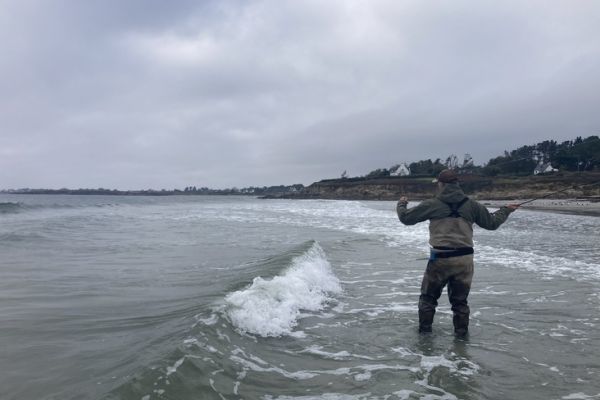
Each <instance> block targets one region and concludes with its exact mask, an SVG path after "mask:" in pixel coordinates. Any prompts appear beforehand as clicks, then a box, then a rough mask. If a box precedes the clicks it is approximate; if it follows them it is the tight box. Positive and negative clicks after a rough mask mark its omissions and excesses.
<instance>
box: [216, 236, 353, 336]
mask: <svg viewBox="0 0 600 400" xmlns="http://www.w3.org/2000/svg"><path fill="white" fill-rule="evenodd" d="M341 291H342V288H341V285H340V281H339V279H338V278H337V277H336V276H335V275H334V273H333V271H332V269H331V264H330V263H329V261H327V257H326V255H325V252H324V251H323V249H322V248H321V246H319V245H318V244H317V243H316V242H314V243H312V245H311V246H310V248H309V249H308V250H306V251H305V252H304V253H303V254H301V255H300V256H297V257H295V258H293V259H292V261H291V263H290V265H289V266H288V267H287V268H285V269H284V271H283V272H282V273H281V274H280V275H277V276H275V277H273V278H271V279H263V278H261V277H260V276H259V277H256V278H254V280H253V282H252V284H251V285H250V286H248V287H246V288H245V289H242V290H239V291H235V292H232V293H230V294H228V295H227V296H226V297H225V304H226V307H225V313H226V316H227V318H228V319H229V320H230V321H231V323H232V324H233V325H234V326H235V327H236V328H238V329H239V330H241V331H243V332H247V333H251V334H256V335H259V336H264V337H267V336H283V335H291V334H293V332H292V330H293V328H294V327H295V326H296V325H297V324H298V317H299V315H300V311H301V310H308V311H318V310H321V309H322V308H323V307H324V305H325V303H326V302H327V300H328V299H329V294H331V293H340V292H341Z"/></svg>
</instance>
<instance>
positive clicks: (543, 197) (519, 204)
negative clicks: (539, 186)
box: [517, 181, 600, 207]
mask: <svg viewBox="0 0 600 400" xmlns="http://www.w3.org/2000/svg"><path fill="white" fill-rule="evenodd" d="M599 183H600V181H596V182H592V183H586V184H584V185H573V186H571V187H568V188H565V189H562V190H557V191H556V192H552V193H548V194H545V195H543V196H540V197H536V198H535V199H531V200H527V201H524V202H522V203H518V204H517V205H518V206H519V207H520V206H522V205H523V204H527V203H531V202H532V201H536V200H540V199H545V198H546V197H550V196H554V195H555V194H558V193H563V192H566V191H567V190H570V189H575V188H582V187H585V186H593V185H597V184H599Z"/></svg>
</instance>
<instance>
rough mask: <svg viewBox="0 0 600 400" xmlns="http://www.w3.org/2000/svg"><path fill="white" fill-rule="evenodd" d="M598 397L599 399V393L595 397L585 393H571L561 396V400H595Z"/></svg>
mask: <svg viewBox="0 0 600 400" xmlns="http://www.w3.org/2000/svg"><path fill="white" fill-rule="evenodd" d="M599 397H600V393H598V394H597V395H595V396H589V395H587V394H585V393H582V392H578V393H571V394H569V395H567V396H563V397H562V398H563V399H565V400H575V399H597V398H599Z"/></svg>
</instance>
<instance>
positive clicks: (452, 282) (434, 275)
mask: <svg viewBox="0 0 600 400" xmlns="http://www.w3.org/2000/svg"><path fill="white" fill-rule="evenodd" d="M468 200H469V198H468V197H465V198H463V199H462V200H461V201H460V202H458V203H445V204H446V205H447V206H448V208H450V214H449V215H448V216H447V217H445V218H462V217H461V216H460V214H459V212H458V211H459V209H460V208H461V207H462V206H463V205H464V204H465V203H466V202H467V201H468ZM469 254H473V248H472V247H442V246H434V247H433V248H432V249H431V255H430V258H429V262H428V263H427V269H426V270H425V274H424V276H423V282H422V283H421V296H420V298H419V332H421V333H427V332H431V331H432V327H431V326H432V324H433V317H434V315H435V309H436V307H437V304H438V302H437V300H438V299H439V298H440V296H441V294H442V290H443V288H444V287H445V286H446V285H448V298H449V300H450V303H451V304H452V313H453V319H452V322H453V325H454V332H455V334H456V335H458V336H465V335H466V334H467V332H468V329H469V313H470V310H469V306H468V303H467V297H468V295H469V291H470V289H471V280H472V278H473V260H472V258H469V259H467V260H460V261H459V260H453V258H454V257H459V256H465V255H469Z"/></svg>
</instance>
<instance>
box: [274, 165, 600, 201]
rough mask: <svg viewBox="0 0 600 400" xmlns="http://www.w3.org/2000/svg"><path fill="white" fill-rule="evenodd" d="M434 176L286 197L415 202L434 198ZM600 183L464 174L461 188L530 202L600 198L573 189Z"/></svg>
mask: <svg viewBox="0 0 600 400" xmlns="http://www.w3.org/2000/svg"><path fill="white" fill-rule="evenodd" d="M431 180H432V178H430V177H426V178H424V177H390V178H382V179H372V180H365V179H335V180H324V181H320V182H315V183H313V184H312V185H310V186H307V187H305V188H304V189H303V190H301V191H299V192H298V193H293V194H286V195H284V196H281V197H284V198H296V199H336V200H397V199H398V198H399V197H400V196H407V197H409V198H410V199H412V200H421V199H425V198H428V197H432V196H434V195H435V192H436V185H435V184H433V183H432V182H431ZM597 181H600V172H586V173H571V174H553V175H545V176H539V175H538V176H527V177H495V178H491V177H482V176H475V175H464V176H462V177H461V187H462V188H463V189H464V191H465V193H466V194H467V195H468V196H470V197H472V198H474V199H495V200H509V199H528V198H534V197H540V196H544V195H546V194H549V193H552V192H555V191H557V190H563V189H568V190H566V191H565V192H563V193H559V194H556V195H554V196H553V198H587V199H590V200H595V199H600V185H594V186H589V187H584V188H578V187H577V188H576V187H573V186H578V185H585V184H589V183H593V182H597Z"/></svg>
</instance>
